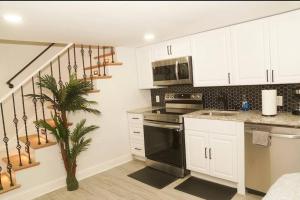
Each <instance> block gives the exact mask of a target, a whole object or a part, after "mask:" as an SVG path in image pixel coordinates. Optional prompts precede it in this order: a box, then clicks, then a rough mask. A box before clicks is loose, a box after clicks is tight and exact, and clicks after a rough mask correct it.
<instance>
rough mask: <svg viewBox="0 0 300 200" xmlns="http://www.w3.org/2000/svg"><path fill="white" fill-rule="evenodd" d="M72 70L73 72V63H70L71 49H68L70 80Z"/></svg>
mask: <svg viewBox="0 0 300 200" xmlns="http://www.w3.org/2000/svg"><path fill="white" fill-rule="evenodd" d="M71 70H72V66H71V61H70V49H68V72H69V78H70V76H71Z"/></svg>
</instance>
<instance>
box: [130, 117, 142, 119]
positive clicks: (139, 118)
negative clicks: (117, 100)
mask: <svg viewBox="0 0 300 200" xmlns="http://www.w3.org/2000/svg"><path fill="white" fill-rule="evenodd" d="M131 119H140V118H137V117H133V118H131Z"/></svg>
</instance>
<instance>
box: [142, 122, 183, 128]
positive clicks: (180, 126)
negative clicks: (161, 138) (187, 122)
mask: <svg viewBox="0 0 300 200" xmlns="http://www.w3.org/2000/svg"><path fill="white" fill-rule="evenodd" d="M144 126H152V127H158V128H167V129H178V130H183V128H182V125H180V124H167V123H162V122H146V121H144Z"/></svg>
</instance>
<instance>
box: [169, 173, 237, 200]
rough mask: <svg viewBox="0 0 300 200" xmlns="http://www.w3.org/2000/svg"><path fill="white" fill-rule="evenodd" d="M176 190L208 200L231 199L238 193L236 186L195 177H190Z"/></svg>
mask: <svg viewBox="0 0 300 200" xmlns="http://www.w3.org/2000/svg"><path fill="white" fill-rule="evenodd" d="M175 189H176V190H179V191H182V192H185V193H188V194H191V195H194V196H197V197H200V198H202V199H206V200H230V199H232V197H233V196H234V195H235V194H236V192H237V190H236V188H231V187H227V186H224V185H219V184H216V183H212V182H208V181H205V180H202V179H198V178H195V177H190V178H188V179H187V180H185V181H184V182H183V183H181V184H180V185H178V186H177V187H175Z"/></svg>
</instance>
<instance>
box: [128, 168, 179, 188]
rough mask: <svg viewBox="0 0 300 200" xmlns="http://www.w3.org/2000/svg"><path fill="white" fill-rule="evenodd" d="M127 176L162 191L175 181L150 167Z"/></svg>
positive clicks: (170, 176) (172, 177) (173, 177)
mask: <svg viewBox="0 0 300 200" xmlns="http://www.w3.org/2000/svg"><path fill="white" fill-rule="evenodd" d="M128 176H129V177H131V178H134V179H136V180H138V181H140V182H142V183H145V184H147V185H150V186H152V187H155V188H157V189H162V188H164V187H166V186H167V185H169V184H170V183H172V182H173V181H175V180H176V179H177V178H176V177H175V176H172V175H169V174H167V173H164V172H161V171H158V170H156V169H153V168H150V167H145V168H143V169H141V170H139V171H137V172H134V173H132V174H129V175H128Z"/></svg>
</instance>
